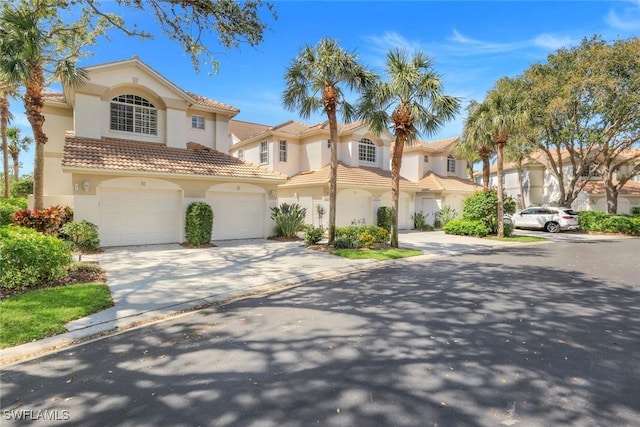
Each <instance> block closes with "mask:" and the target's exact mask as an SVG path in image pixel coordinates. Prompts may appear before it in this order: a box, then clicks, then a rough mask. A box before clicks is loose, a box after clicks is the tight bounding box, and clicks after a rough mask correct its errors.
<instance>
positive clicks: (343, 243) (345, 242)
mask: <svg viewBox="0 0 640 427" xmlns="http://www.w3.org/2000/svg"><path fill="white" fill-rule="evenodd" d="M333 247H334V248H336V249H359V248H360V247H361V246H360V239H359V238H358V237H356V236H343V237H337V238H336V239H335V240H334V241H333Z"/></svg>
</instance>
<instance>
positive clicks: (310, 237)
mask: <svg viewBox="0 0 640 427" xmlns="http://www.w3.org/2000/svg"><path fill="white" fill-rule="evenodd" d="M323 237H324V228H323V227H314V226H310V227H307V229H306V230H305V232H304V243H305V244H306V245H307V246H309V245H315V244H316V243H318V242H319V241H320V240H322V238H323Z"/></svg>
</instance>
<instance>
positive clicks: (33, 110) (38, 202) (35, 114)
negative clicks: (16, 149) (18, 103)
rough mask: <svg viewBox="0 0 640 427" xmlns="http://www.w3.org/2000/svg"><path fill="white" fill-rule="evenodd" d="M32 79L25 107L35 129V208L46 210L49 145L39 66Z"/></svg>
mask: <svg viewBox="0 0 640 427" xmlns="http://www.w3.org/2000/svg"><path fill="white" fill-rule="evenodd" d="M31 73H32V74H31V75H32V78H31V79H30V80H29V82H28V83H27V84H26V85H25V86H26V87H25V90H26V93H25V96H24V107H25V110H26V113H27V119H28V120H29V123H30V124H31V128H32V129H33V138H34V140H35V155H34V167H33V200H34V202H33V207H34V208H35V209H42V208H44V145H45V144H46V143H47V140H48V138H47V135H46V134H45V133H44V131H43V125H44V120H45V118H44V115H43V114H42V108H43V106H44V101H43V99H42V89H43V88H44V72H43V69H42V66H40V65H39V64H31Z"/></svg>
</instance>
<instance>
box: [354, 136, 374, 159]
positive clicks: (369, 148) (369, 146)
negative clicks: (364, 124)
mask: <svg viewBox="0 0 640 427" xmlns="http://www.w3.org/2000/svg"><path fill="white" fill-rule="evenodd" d="M358 158H359V159H360V161H361V162H368V163H375V162H376V145H375V144H374V143H373V141H371V140H370V139H369V138H362V139H361V140H360V145H359V147H358Z"/></svg>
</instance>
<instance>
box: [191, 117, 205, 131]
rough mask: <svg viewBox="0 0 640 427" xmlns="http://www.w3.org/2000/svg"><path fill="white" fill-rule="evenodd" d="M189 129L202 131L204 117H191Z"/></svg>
mask: <svg viewBox="0 0 640 427" xmlns="http://www.w3.org/2000/svg"><path fill="white" fill-rule="evenodd" d="M191 128H192V129H200V130H204V117H202V116H191Z"/></svg>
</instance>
